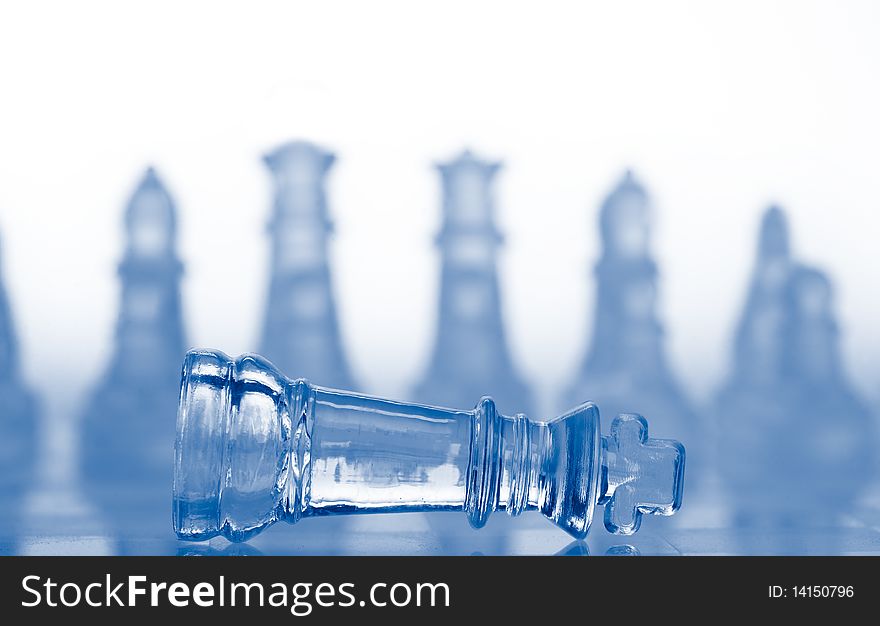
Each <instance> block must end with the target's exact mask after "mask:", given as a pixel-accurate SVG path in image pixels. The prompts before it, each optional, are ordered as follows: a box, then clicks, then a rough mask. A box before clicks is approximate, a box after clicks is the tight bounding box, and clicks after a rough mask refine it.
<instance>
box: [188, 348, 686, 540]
mask: <svg viewBox="0 0 880 626" xmlns="http://www.w3.org/2000/svg"><path fill="white" fill-rule="evenodd" d="M684 462H685V450H684V447H683V446H682V445H681V444H680V443H678V442H677V441H671V440H660V439H649V438H648V424H647V422H646V421H645V419H644V418H642V417H641V416H639V415H626V414H624V415H620V416H618V417H617V418H616V419H615V420H614V422H613V423H612V424H611V432H610V436H607V437H605V436H602V434H601V431H600V425H599V410H598V409H597V408H596V406H595V405H594V404H592V403H589V402H587V403H584V404H582V405H580V406H579V407H577V408H575V409H573V410H571V411H569V412H568V413H566V414H564V415H562V416H560V417H557V418H555V419H553V420H551V421H549V422H537V421H533V420H530V419H528V418H526V417H525V416H524V415H522V414H519V415H514V416H505V415H501V414H499V413H497V412H496V411H495V403H494V402H493V401H492V399H491V398H488V397H485V398H483V399H482V400H480V401H479V403H478V404H477V406H476V408H475V409H473V410H471V411H463V410H454V409H443V408H437V407H432V406H424V405H419V404H411V403H405V402H394V401H391V400H384V399H381V398H374V397H370V396H365V395H360V394H355V393H350V392H346V391H337V390H334V389H325V388H323V387H317V386H315V385H312V384H310V383H308V382H306V381H305V380H301V379H300V380H290V379H288V378H286V377H284V376H283V375H282V374H281V373H279V372H278V371H277V370H276V369H275V367H274V366H273V365H272V364H271V363H269V362H268V361H266V360H265V359H263V358H261V357H258V356H254V355H244V356H240V357H239V358H237V359H235V360H232V359H231V358H229V357H228V356H227V355H225V354H223V353H221V352H212V351H191V352H189V353H188V354H187V356H186V359H185V361H184V364H183V372H182V380H181V389H180V405H179V409H178V416H177V437H176V441H175V451H174V491H173V499H174V506H173V524H174V531H175V532H176V533H177V536H178V537H179V538H180V539H186V540H190V541H202V540H206V539H210V538H211V537H215V536H217V535H223V536H224V537H226V538H227V539H230V540H232V541H246V540H247V539H249V538H251V537H253V536H254V535H256V534H257V533H259V532H261V531H262V530H263V529H264V528H266V527H268V526H270V525H272V524H274V523H275V522H276V521H278V520H285V521H287V522H288V523H291V524H293V523H296V522H297V521H299V519H300V518H303V517H314V516H321V515H337V514H352V513H398V512H426V511H464V512H465V513H466V514H467V516H468V520H469V521H470V523H471V525H472V526H473V527H475V528H481V527H482V526H483V525H484V524H485V523H486V520H487V519H488V518H489V514H490V513H492V512H493V511H496V510H504V511H507V513H508V514H509V515H512V516H516V515H519V514H520V513H522V512H523V511H527V510H538V511H540V512H541V513H542V514H543V515H544V516H545V517H547V518H548V519H549V520H550V521H552V522H553V523H554V524H556V525H557V526H559V527H560V528H562V529H564V530H565V531H567V532H568V533H570V534H571V535H572V536H574V537H576V538H578V539H583V538H584V537H586V535H587V532H588V531H589V529H590V524H591V522H592V519H593V509H594V507H595V505H597V504H600V505H604V507H605V527H606V528H607V529H608V530H609V531H610V532H612V533H615V534H621V535H629V534H632V533H635V532H636V531H637V530H638V529H639V524H640V522H641V516H642V514H655V515H672V514H673V513H674V512H675V511H677V510H678V509H679V507H680V506H681V497H682V490H683V487H684Z"/></svg>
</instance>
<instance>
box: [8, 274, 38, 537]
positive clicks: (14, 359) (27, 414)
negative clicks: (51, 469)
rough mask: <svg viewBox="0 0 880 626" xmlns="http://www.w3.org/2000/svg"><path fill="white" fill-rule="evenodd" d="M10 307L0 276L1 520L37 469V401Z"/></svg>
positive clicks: (18, 498)
mask: <svg viewBox="0 0 880 626" xmlns="http://www.w3.org/2000/svg"><path fill="white" fill-rule="evenodd" d="M12 317H13V316H12V307H11V306H10V303H9V299H8V297H7V294H6V289H5V287H4V284H3V282H2V279H0V520H2V523H3V527H4V528H12V527H14V521H13V520H11V519H9V518H10V517H12V516H13V515H14V511H16V510H17V506H15V504H14V503H17V502H18V501H19V500H20V498H21V497H22V495H23V494H24V493H25V491H26V490H27V489H28V488H29V487H30V486H31V485H32V484H33V482H34V475H35V473H36V469H37V468H36V467H35V458H36V453H37V420H38V418H39V414H40V407H39V402H38V400H37V398H36V397H35V395H34V394H33V393H32V392H31V390H30V389H29V388H28V387H27V385H26V383H25V381H24V380H23V376H22V373H21V367H20V360H19V348H18V334H17V333H16V329H15V324H14V323H13V319H12Z"/></svg>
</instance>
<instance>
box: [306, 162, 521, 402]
mask: <svg viewBox="0 0 880 626" xmlns="http://www.w3.org/2000/svg"><path fill="white" fill-rule="evenodd" d="M500 167H501V164H500V163H491V162H488V161H483V160H481V159H478V158H477V157H475V156H474V155H473V154H471V152H469V151H465V152H463V153H462V154H461V155H460V156H459V157H458V158H456V159H455V160H453V161H452V162H450V163H444V164H441V165H438V166H437V169H438V170H439V172H440V175H441V177H442V180H443V226H442V228H441V230H440V234H439V235H438V236H437V245H438V247H439V248H440V250H441V253H442V270H441V277H440V304H439V315H438V327H437V338H436V341H435V343H434V351H433V354H432V357H431V362H430V366H429V367H428V371H427V373H426V375H425V377H424V380H423V381H422V382H421V383H420V384H419V385H417V386H416V389H415V390H414V393H413V396H414V398H415V399H416V400H417V401H419V402H426V403H429V404H440V405H446V406H461V405H466V404H468V403H469V402H472V401H473V398H478V397H480V395H481V394H490V395H491V396H492V397H493V398H496V400H497V402H498V405H499V406H500V407H501V408H502V410H511V409H516V410H520V411H525V412H529V411H531V409H532V398H531V394H530V393H529V390H528V389H527V388H526V385H525V383H523V381H522V379H521V378H520V376H519V375H518V374H517V372H516V369H515V368H514V365H513V362H512V359H511V358H510V351H509V350H508V347H507V341H506V339H505V336H504V323H503V317H502V314H501V299H500V295H499V287H498V273H497V266H496V257H497V253H498V248H499V246H500V245H501V244H502V242H503V236H502V235H501V233H500V232H499V230H498V227H497V226H496V224H495V204H494V200H493V198H492V181H493V179H494V177H495V174H496V173H497V172H498V170H499V168H500ZM462 355H467V358H462ZM294 371H295V370H294Z"/></svg>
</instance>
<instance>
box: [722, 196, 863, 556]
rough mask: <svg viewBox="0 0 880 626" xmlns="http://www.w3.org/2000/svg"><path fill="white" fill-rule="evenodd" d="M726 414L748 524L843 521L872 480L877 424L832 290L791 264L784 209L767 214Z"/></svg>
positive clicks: (737, 498) (730, 471)
mask: <svg viewBox="0 0 880 626" xmlns="http://www.w3.org/2000/svg"><path fill="white" fill-rule="evenodd" d="M717 411H718V417H719V421H720V423H719V437H720V440H719V441H720V455H719V457H720V466H721V472H722V476H723V478H724V479H725V482H726V483H727V486H728V489H729V491H730V500H731V502H732V504H733V507H734V512H735V519H736V520H737V521H738V522H740V523H747V524H770V525H774V526H778V525H809V524H817V523H818V524H833V523H835V521H836V519H837V516H838V515H839V514H840V513H841V512H845V511H846V510H847V509H849V508H850V507H851V506H852V504H853V502H854V500H855V498H856V497H857V495H858V493H859V492H860V491H861V490H862V489H863V488H864V487H865V486H866V484H867V482H868V479H869V475H870V469H871V463H870V450H871V448H872V447H873V441H874V439H873V437H874V432H873V423H872V421H871V416H870V414H869V412H868V410H867V409H866V408H865V405H864V403H863V402H862V401H861V400H860V399H859V398H858V396H857V395H856V394H855V393H854V392H853V391H852V389H851V388H850V386H849V384H848V382H847V380H846V376H845V374H844V371H843V367H842V364H841V360H840V354H839V348H838V329H837V324H836V322H835V320H834V315H833V311H832V289H831V284H830V282H829V280H828V278H827V277H826V276H825V275H824V274H823V273H822V272H820V271H818V270H815V269H812V268H808V267H805V266H803V265H799V264H796V263H794V262H792V261H791V259H790V254H789V247H788V235H787V226H786V222H785V216H784V214H783V213H782V211H780V210H779V209H777V208H771V209H770V210H768V211H767V212H766V213H765V215H764V219H763V222H762V227H761V237H760V243H759V247H758V260H757V264H756V267H755V271H754V277H753V279H752V284H751V288H750V291H749V295H748V298H747V300H746V308H745V312H744V314H743V317H742V319H741V321H740V324H739V327H738V329H737V334H736V343H735V346H734V364H733V368H732V372H731V376H730V380H729V382H728V383H727V385H726V386H725V387H724V388H723V389H722V391H721V393H720V394H719V396H718V401H717ZM783 548H784V546H783Z"/></svg>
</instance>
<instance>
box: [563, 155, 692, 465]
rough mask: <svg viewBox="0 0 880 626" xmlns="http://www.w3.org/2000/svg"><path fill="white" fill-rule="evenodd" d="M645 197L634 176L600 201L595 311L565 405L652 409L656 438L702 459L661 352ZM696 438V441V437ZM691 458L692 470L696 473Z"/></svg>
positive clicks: (688, 412)
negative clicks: (675, 440)
mask: <svg viewBox="0 0 880 626" xmlns="http://www.w3.org/2000/svg"><path fill="white" fill-rule="evenodd" d="M650 226H651V223H650V211H649V203H648V198H647V196H646V194H645V191H644V189H643V188H642V186H641V185H640V184H639V183H638V182H637V181H636V180H635V178H634V177H633V175H632V174H631V173H629V172H627V173H626V175H625V176H624V178H623V180H622V181H621V182H620V183H619V184H618V185H617V187H616V188H615V189H614V191H613V192H612V193H611V194H610V195H609V196H608V198H607V199H606V200H605V202H604V203H603V204H602V208H601V212H600V217H599V227H600V231H601V236H602V246H603V249H602V257H601V258H600V260H599V262H598V264H597V266H596V270H595V272H596V281H597V295H596V315H595V322H594V326H593V335H592V341H591V346H590V350H589V352H588V353H587V355H586V358H585V359H584V362H583V365H582V366H581V369H580V372H579V373H578V375H577V377H576V380H575V382H574V384H573V385H572V386H571V387H570V388H569V390H568V391H567V392H566V394H565V404H566V406H571V405H575V404H577V403H578V402H580V401H582V400H583V399H584V398H593V399H594V401H595V402H596V403H597V404H598V405H599V408H600V410H601V411H602V413H603V415H606V416H613V415H616V414H618V413H641V414H644V415H650V416H651V420H652V428H653V432H655V433H657V435H658V436H660V437H666V436H670V435H672V434H673V433H676V434H677V435H678V437H679V438H680V439H681V441H682V442H683V443H684V444H685V446H686V447H687V448H688V455H689V456H690V457H691V458H692V459H694V458H695V459H696V462H697V466H699V463H700V454H699V453H700V449H699V445H693V444H694V443H701V442H699V440H698V437H699V434H700V432H699V429H698V424H697V418H696V416H695V415H694V413H693V411H692V409H691V407H690V406H689V404H688V402H687V400H686V399H685V397H684V395H683V394H682V392H681V390H680V389H679V386H678V383H677V381H676V380H675V378H674V376H673V375H672V372H671V371H670V368H669V365H668V363H667V361H666V356H665V354H664V350H663V329H662V327H661V325H660V322H659V321H658V319H657V314H656V310H655V309H656V303H655V300H656V291H657V288H656V282H657V266H656V265H655V263H654V261H653V259H652V258H651V254H650V249H649V244H650ZM695 439H696V440H697V441H695ZM689 463H690V464H691V471H690V472H689V474H690V475H691V476H692V477H693V476H694V475H695V474H699V470H698V469H697V470H694V469H693V468H694V465H693V463H691V461H690V460H689Z"/></svg>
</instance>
